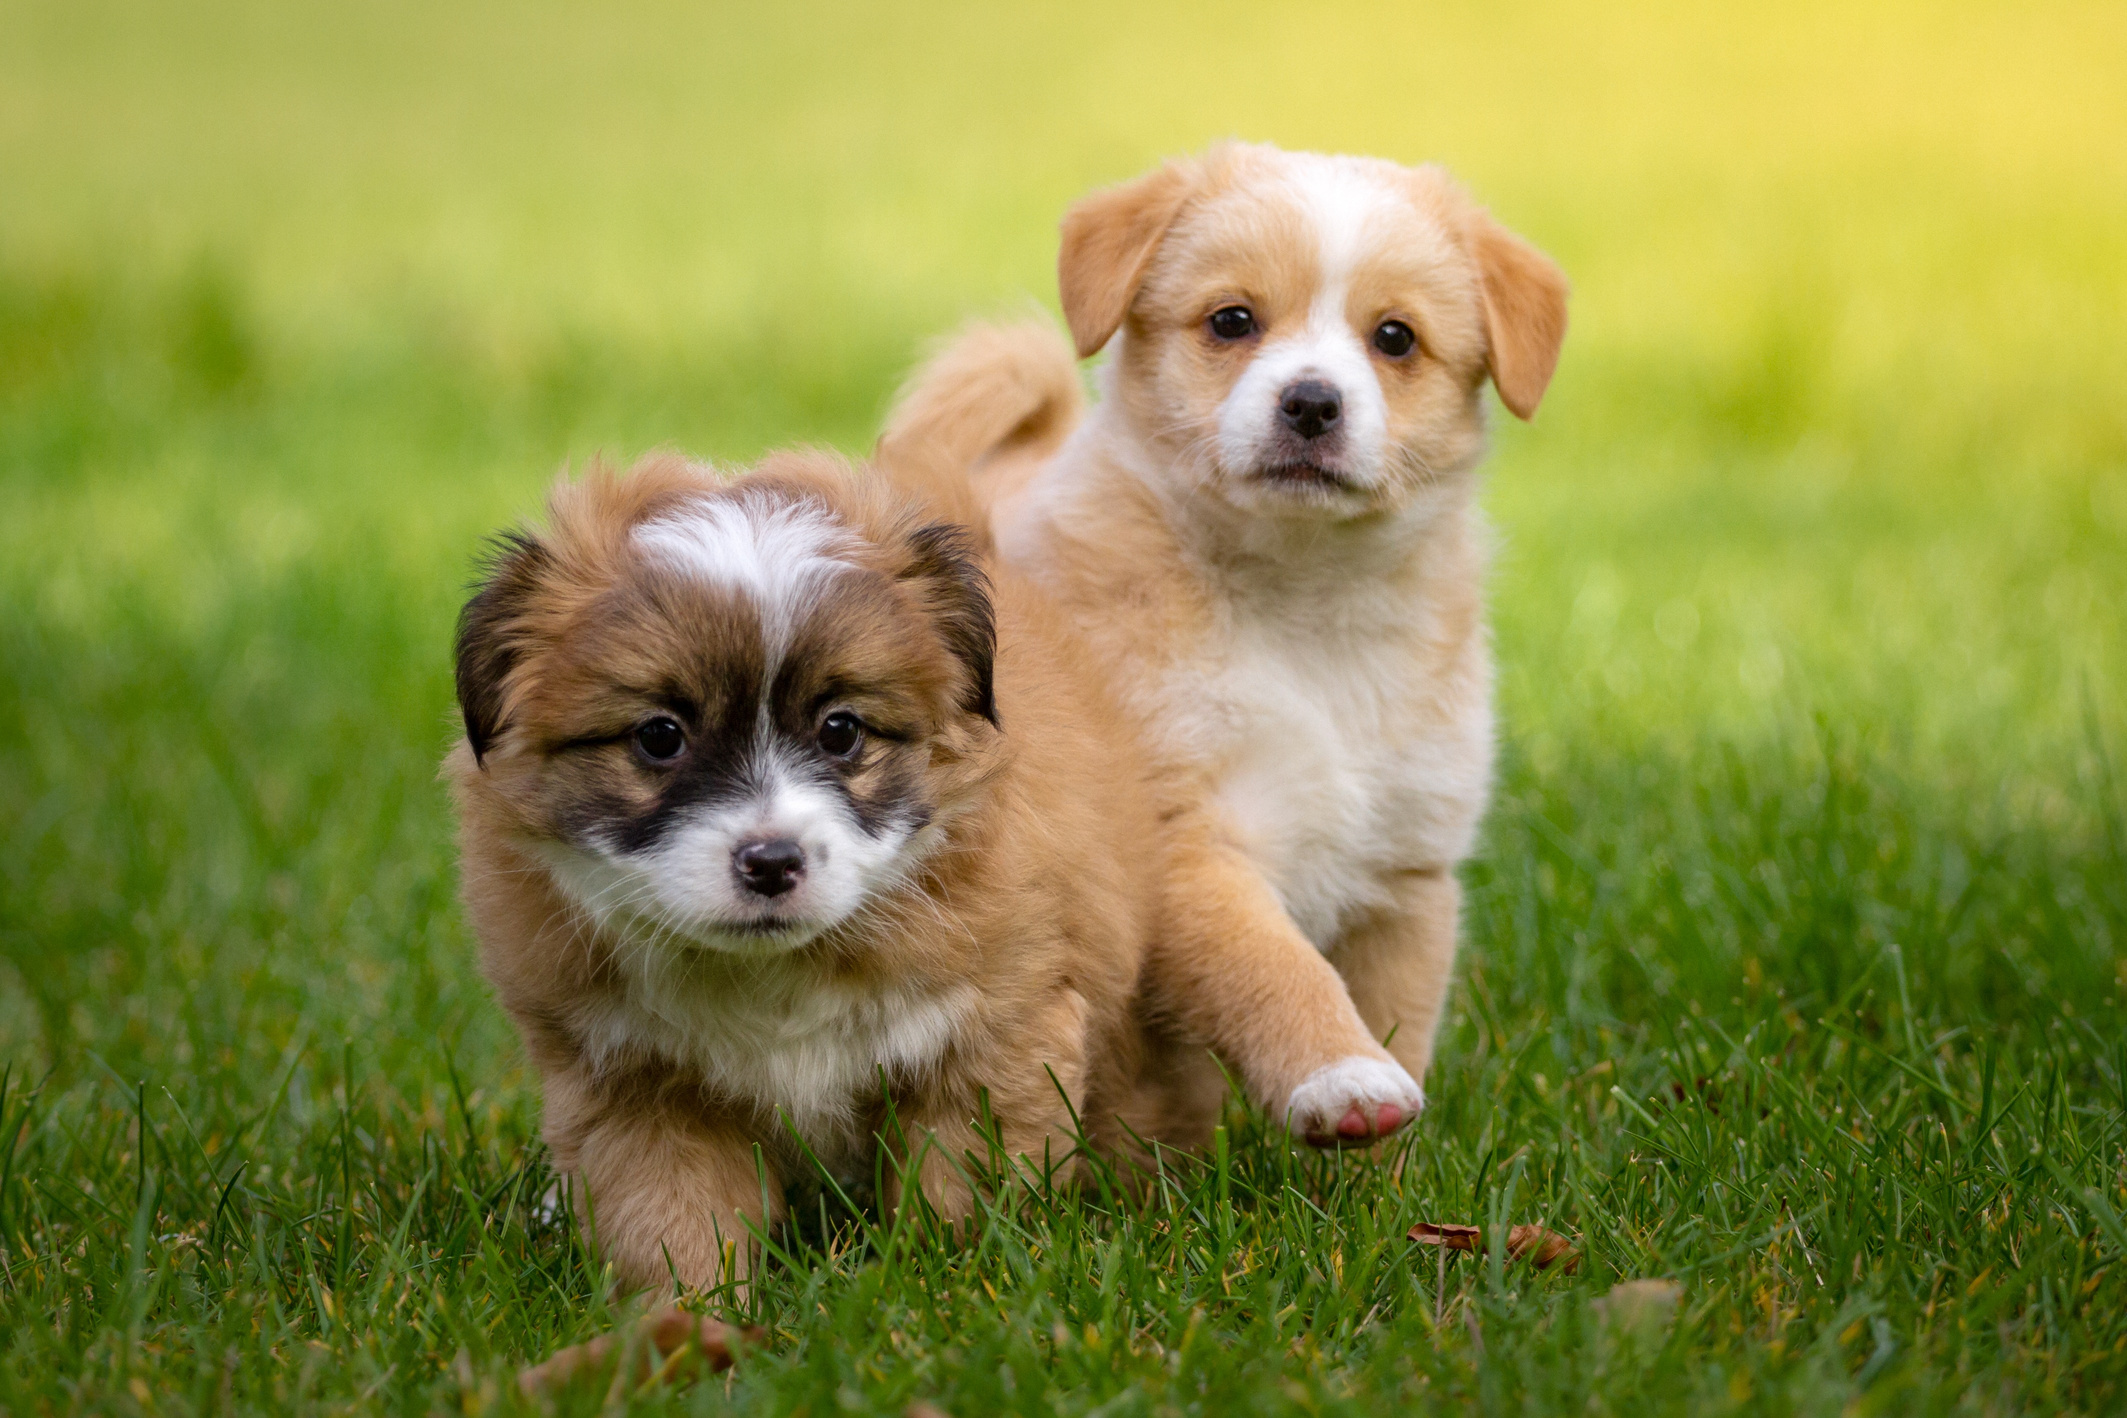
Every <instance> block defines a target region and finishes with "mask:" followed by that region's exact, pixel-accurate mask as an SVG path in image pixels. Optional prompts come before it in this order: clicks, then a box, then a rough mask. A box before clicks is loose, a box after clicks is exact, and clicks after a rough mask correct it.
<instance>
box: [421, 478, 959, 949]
mask: <svg viewBox="0 0 2127 1418" xmlns="http://www.w3.org/2000/svg"><path fill="white" fill-rule="evenodd" d="M572 491H575V492H576V495H575V496H573V497H572V498H570V499H567V500H566V501H565V502H564V503H563V504H562V505H561V506H560V507H559V508H558V509H557V518H556V526H555V527H554V528H553V529H552V531H550V532H549V533H548V534H546V535H545V536H543V537H539V538H531V537H527V538H524V539H522V540H520V541H519V542H518V543H516V544H515V545H514V546H513V547H512V548H511V549H510V550H509V551H508V552H507V553H506V555H505V556H504V558H503V559H502V561H501V563H500V564H499V565H498V566H497V568H496V569H495V572H494V574H493V575H492V576H491V577H490V579H489V582H488V584H487V586H486V587H484V588H483V590H482V591H481V593H480V594H479V595H478V596H477V597H475V599H474V601H473V602H472V604H471V605H470V606H469V607H468V608H467V612H466V616H465V620H464V623H463V627H462V629H461V636H460V646H459V684H460V701H461V704H462V705H463V707H464V709H465V717H466V725H467V733H468V738H469V740H470V742H471V743H472V745H473V747H474V749H475V751H476V752H477V753H478V754H479V755H480V756H481V761H482V765H483V767H484V768H486V769H487V770H488V771H489V772H490V773H491V774H492V775H494V781H495V782H496V784H497V786H498V787H499V788H501V790H502V791H503V792H504V793H505V794H506V796H507V797H508V798H509V800H510V801H511V803H512V805H513V806H514V807H515V808H516V809H517V812H518V815H519V817H520V819H521V821H522V822H523V824H524V827H525V835H526V836H527V837H528V838H529V839H530V842H529V845H530V846H531V847H532V848H533V850H534V853H535V855H536V856H537V857H538V858H539V859H540V860H541V861H542V862H543V863H544V864H545V866H546V867H547V869H548V871H549V872H550V873H551V875H552V877H553V879H554V880H555V882H556V884H557V885H559V886H560V887H561V889H562V890H563V891H564V892H566V893H567V894H568V895H569V897H570V898H571V899H572V900H573V901H574V902H575V904H576V905H577V906H578V907H579V908H580V909H581V910H583V911H584V912H585V913H586V914H588V915H589V916H591V917H592V918H594V919H596V920H598V921H599V922H600V923H601V924H602V925H604V926H606V927H608V928H609V929H611V930H612V931H614V933H615V934H617V935H619V936H621V937H622V938H629V939H634V940H637V941H638V942H641V943H643V944H644V945H645V946H646V947H649V948H653V949H659V948H665V949H669V948H678V949H707V950H714V951H721V952H727V953H740V954H752V955H761V954H774V953H780V952H783V951H787V950H792V949H797V948H800V947H802V946H804V945H806V944H808V943H809V942H811V941H813V940H815V939H817V938H818V937H820V936H821V935H823V934H824V933H826V932H827V931H830V930H832V929H833V928H835V927H836V926H838V925H840V924H842V923H844V922H846V921H848V920H850V919H851V918H852V917H854V916H856V915H857V914H858V913H859V912H860V911H861V910H862V909H863V908H864V906H865V905H866V903H867V902H870V901H873V900H876V899H877V898H878V897H879V896H880V895H881V894H882V893H883V892H886V891H889V890H891V889H892V888H893V887H894V886H896V885H898V884H899V883H900V882H902V881H904V880H906V879H907V877H908V875H909V873H910V872H911V871H912V870H914V868H915V867H916V866H917V865H918V864H920V862H921V861H922V859H923V858H924V856H925V855H926V853H927V851H928V850H929V849H930V847H932V846H934V845H935V840H936V837H937V833H936V831H935V827H934V824H935V823H936V821H937V819H938V816H939V814H940V812H941V811H942V810H945V809H946V808H948V807H949V806H950V798H951V796H952V794H951V791H950V787H949V784H947V783H946V782H944V781H942V779H941V775H940V773H939V771H938V764H939V761H940V759H941V756H942V757H943V758H946V759H950V757H951V756H952V755H951V753H950V751H947V752H944V753H943V754H942V755H941V749H949V741H951V740H953V739H955V738H956V737H964V736H965V735H966V734H967V732H969V726H970V725H971V724H972V723H974V722H975V721H979V720H983V719H985V717H986V716H987V715H988V714H989V713H990V712H991V711H990V709H989V707H988V695H989V689H988V680H987V675H988V663H989V660H988V656H989V649H988V638H987V637H988V635H989V630H988V625H989V619H988V617H989V611H988V603H987V600H986V598H985V597H984V595H983V592H982V588H981V585H980V579H979V576H977V575H976V574H975V573H974V572H973V571H972V569H971V568H970V567H969V566H968V565H967V564H966V563H965V562H964V561H963V560H962V559H961V558H960V557H959V553H958V550H957V544H956V543H955V542H954V541H953V539H952V534H951V533H950V532H949V530H948V529H945V528H942V527H916V528H911V529H908V530H907V535H906V536H905V537H897V538H895V539H894V540H893V542H892V544H890V545H887V546H881V545H879V544H877V543H875V542H873V541H872V540H871V539H870V538H868V537H867V536H865V535H864V534H863V533H861V532H860V531H859V530H858V529H857V528H856V527H854V526H853V525H851V524H850V522H849V521H847V520H845V519H844V518H843V517H842V516H840V515H838V513H837V509H836V508H835V507H833V506H832V505H831V504H830V503H829V502H828V501H827V500H825V499H824V498H822V497H821V496H819V495H817V494H816V493H815V492H814V491H813V490H812V489H811V488H808V487H805V486H802V485H786V484H782V483H779V482H777V481H775V480H773V479H763V478H760V477H755V478H751V479H747V480H744V481H741V482H738V483H735V484H731V485H728V486H717V485H713V484H705V485H697V486H693V487H687V486H678V487H673V488H668V489H667V490H666V492H665V494H664V495H663V496H661V497H658V498H656V499H655V500H654V501H651V502H649V503H648V504H646V505H634V506H619V507H616V506H613V505H612V504H613V502H614V500H615V499H614V495H613V494H612V493H611V492H610V490H608V489H602V488H599V487H591V488H588V489H583V490H572ZM946 776H949V775H946Z"/></svg>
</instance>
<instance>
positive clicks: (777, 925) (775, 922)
mask: <svg viewBox="0 0 2127 1418" xmlns="http://www.w3.org/2000/svg"><path fill="white" fill-rule="evenodd" d="M809 928H810V923H809V922H806V921H791V920H785V919H783V918H782V917H779V916H761V917H756V918H755V919H753V920H750V921H717V922H715V923H714V929H716V930H718V931H720V932H722V933H723V934H725V935H743V936H752V937H754V938H756V939H759V940H770V939H773V938H774V937H776V936H781V935H795V934H796V933H797V932H799V931H803V930H807V929H809Z"/></svg>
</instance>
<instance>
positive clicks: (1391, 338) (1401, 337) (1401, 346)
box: [1374, 320, 1418, 359]
mask: <svg viewBox="0 0 2127 1418" xmlns="http://www.w3.org/2000/svg"><path fill="white" fill-rule="evenodd" d="M1417 344H1418V336H1417V335H1416V334H1415V333H1414V332H1413V331H1412V330H1411V327H1410V326H1408V325H1406V324H1404V323H1403V322H1402V321H1401V320H1384V321H1382V322H1381V323H1380V324H1379V325H1376V326H1375V327H1374V348H1375V349H1377V350H1379V351H1381V353H1383V354H1385V355H1387V356H1388V357H1389V358H1390V359H1402V358H1403V357H1404V356H1405V355H1407V354H1409V353H1410V352H1411V350H1412V349H1414V348H1415V347H1416V346H1417Z"/></svg>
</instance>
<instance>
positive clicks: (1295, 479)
mask: <svg viewBox="0 0 2127 1418" xmlns="http://www.w3.org/2000/svg"><path fill="white" fill-rule="evenodd" d="M1259 476H1261V477H1262V478H1263V479H1264V480H1265V481H1267V482H1274V483H1285V484H1288V485H1289V486H1293V487H1319V488H1328V489H1330V490H1332V491H1335V492H1345V491H1349V490H1350V488H1351V480H1350V479H1348V478H1346V477H1345V476H1344V474H1342V473H1339V472H1335V471H1333V470H1331V469H1329V468H1325V467H1323V466H1322V465H1321V464H1320V463H1304V462H1303V463H1273V464H1270V465H1268V466H1266V467H1264V468H1263V469H1262V470H1261V471H1260V474H1259Z"/></svg>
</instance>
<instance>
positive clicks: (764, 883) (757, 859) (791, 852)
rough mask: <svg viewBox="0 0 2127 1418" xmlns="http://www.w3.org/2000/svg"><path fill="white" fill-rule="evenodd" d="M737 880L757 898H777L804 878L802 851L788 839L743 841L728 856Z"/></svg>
mask: <svg viewBox="0 0 2127 1418" xmlns="http://www.w3.org/2000/svg"><path fill="white" fill-rule="evenodd" d="M731 864H732V865H733V866H734V867H736V868H737V869H738V874H739V880H740V881H741V882H742V883H744V884H745V887H746V889H747V890H748V891H751V892H753V893H754V894H755V895H757V896H781V895H782V894H783V893H784V892H786V891H788V890H790V888H791V887H793V886H796V885H797V884H798V878H799V877H801V876H803V875H805V849H804V848H802V847H800V846H799V845H798V844H797V843H795V842H793V841H791V840H790V839H789V838H788V837H770V838H768V839H766V840H765V841H759V842H747V843H745V844H743V845H742V846H740V847H739V849H738V850H737V851H735V852H733V853H732V854H731Z"/></svg>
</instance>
